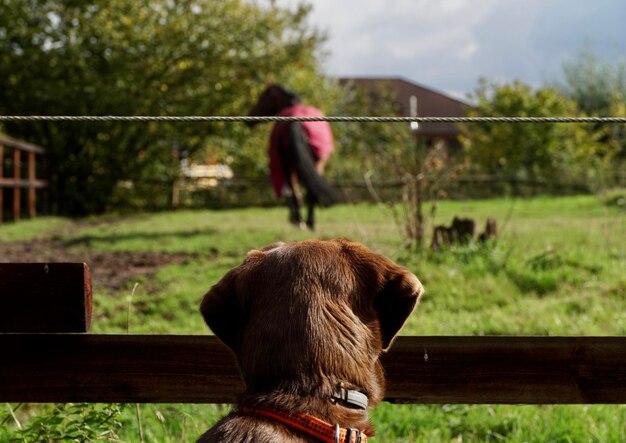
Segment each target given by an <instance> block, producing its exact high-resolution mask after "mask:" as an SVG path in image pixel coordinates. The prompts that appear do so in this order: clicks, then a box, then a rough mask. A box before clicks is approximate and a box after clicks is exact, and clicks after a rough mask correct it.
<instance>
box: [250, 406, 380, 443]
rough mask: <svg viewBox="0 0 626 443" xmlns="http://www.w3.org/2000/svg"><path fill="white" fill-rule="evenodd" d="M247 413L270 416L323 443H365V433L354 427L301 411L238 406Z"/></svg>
mask: <svg viewBox="0 0 626 443" xmlns="http://www.w3.org/2000/svg"><path fill="white" fill-rule="evenodd" d="M239 410H240V411H242V412H244V413H245V414H248V415H258V416H260V417H265V418H271V419H273V420H276V421H278V422H280V423H282V424H284V425H286V426H289V427H290V428H293V429H297V430H298V431H300V432H304V433H306V434H308V435H310V436H312V437H314V438H317V439H318V440H319V441H321V442H324V443H365V442H367V435H365V434H364V433H363V432H361V431H360V430H358V429H355V428H341V427H339V425H338V424H336V425H331V424H330V423H328V422H326V421H324V420H321V419H319V418H317V417H314V416H313V415H309V414H305V413H303V412H294V413H291V414H290V413H288V412H282V411H275V410H272V409H265V408H240V409H239Z"/></svg>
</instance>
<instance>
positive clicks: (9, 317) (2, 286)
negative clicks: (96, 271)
mask: <svg viewBox="0 0 626 443" xmlns="http://www.w3.org/2000/svg"><path fill="white" fill-rule="evenodd" d="M1 259H2V257H0V260H1ZM91 299H92V295H91V279H90V276H89V268H88V267H87V265H86V264H84V263H0V332H86V331H88V330H89V325H90V322H91ZM6 357H7V358H9V357H10V356H9V355H7V356H6Z"/></svg>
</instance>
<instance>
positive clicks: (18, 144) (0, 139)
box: [0, 135, 46, 154]
mask: <svg viewBox="0 0 626 443" xmlns="http://www.w3.org/2000/svg"><path fill="white" fill-rule="evenodd" d="M0 143H1V144H3V145H5V146H9V147H11V148H17V149H21V150H22V151H24V152H34V153H35V154H43V153H45V152H46V151H45V150H44V149H43V148H42V147H41V146H38V145H33V144H32V143H27V142H25V141H22V140H18V139H16V138H13V137H9V136H8V135H0Z"/></svg>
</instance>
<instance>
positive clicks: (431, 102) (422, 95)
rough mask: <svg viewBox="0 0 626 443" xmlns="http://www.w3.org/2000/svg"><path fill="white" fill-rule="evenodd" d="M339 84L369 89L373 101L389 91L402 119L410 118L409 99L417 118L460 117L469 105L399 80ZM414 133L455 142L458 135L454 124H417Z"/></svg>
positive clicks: (346, 79)
mask: <svg viewBox="0 0 626 443" xmlns="http://www.w3.org/2000/svg"><path fill="white" fill-rule="evenodd" d="M339 82H340V83H341V84H343V85H348V86H350V85H353V86H357V87H362V88H365V89H368V90H369V91H370V92H371V93H372V95H373V97H374V101H376V95H377V94H380V92H381V90H384V91H388V92H389V93H390V94H392V96H395V100H396V102H397V104H398V111H399V113H400V114H401V115H402V116H408V117H410V116H411V115H412V113H411V97H415V99H413V100H416V103H417V109H416V111H417V112H416V116H418V117H463V116H465V110H466V109H467V108H468V107H470V104H469V103H466V102H463V101H461V100H458V99H456V98H452V97H450V96H448V95H446V94H443V93H441V92H438V91H435V90H433V89H431V88H427V87H425V86H421V85H418V84H416V83H413V82H410V81H408V80H405V79H403V78H401V77H342V78H339ZM415 133H416V134H417V135H420V136H424V137H450V138H454V137H457V136H458V135H459V133H460V131H459V129H458V127H457V126H456V125H455V124H454V123H420V124H419V127H418V129H417V130H416V131H415Z"/></svg>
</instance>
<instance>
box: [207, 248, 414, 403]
mask: <svg viewBox="0 0 626 443" xmlns="http://www.w3.org/2000/svg"><path fill="white" fill-rule="evenodd" d="M422 292H423V288H422V285H421V283H420V282H419V280H418V279H417V278H416V277H415V276H414V275H413V274H411V273H410V272H408V271H407V270H406V269H405V268H403V267H401V266H398V265H397V264H395V263H393V262H392V261H391V260H389V259H387V258H385V257H383V256H381V255H378V254H374V253H373V252H371V251H370V250H369V249H367V248H366V247H364V246H363V245H361V244H358V243H354V242H351V241H348V240H330V241H317V240H310V241H305V242H300V243H276V244H272V245H269V246H267V247H265V248H262V249H259V250H253V251H250V252H249V253H248V255H247V257H246V259H245V260H244V262H243V263H242V264H241V265H239V266H237V267H236V268H234V269H232V270H230V271H229V272H228V273H227V274H226V275H225V276H224V277H223V278H222V279H221V280H220V281H219V282H218V283H217V284H216V285H214V286H213V287H212V288H211V289H210V290H209V292H208V293H207V294H206V295H205V296H204V299H203V300H202V304H201V307H200V311H201V312H202V315H203V316H204V319H205V320H206V322H207V324H208V325H209V327H210V328H211V329H212V330H213V332H214V333H215V335H217V336H218V337H219V338H220V339H221V340H222V341H223V342H224V343H225V344H226V345H228V346H229V347H230V348H231V349H232V350H233V351H234V353H235V355H236V356H237V361H238V364H239V368H240V370H241V372H242V375H243V377H244V379H245V381H246V384H247V386H248V390H271V389H291V390H294V389H302V386H311V389H315V388H314V386H328V389H332V386H334V385H336V384H337V383H347V384H348V385H354V386H356V387H359V388H360V389H363V390H364V391H366V393H367V394H368V395H369V396H370V400H371V401H372V404H374V403H376V402H378V401H380V399H381V398H382V390H383V386H384V380H383V374H382V370H381V368H380V363H379V362H378V358H379V356H380V353H381V352H382V351H384V350H387V349H388V348H389V347H390V346H391V343H392V341H393V339H394V337H395V336H396V334H397V333H398V331H399V330H400V328H401V327H402V325H403V324H404V323H405V321H406V319H407V317H408V316H409V314H410V313H411V312H412V311H413V309H414V307H415V305H416V303H417V301H418V299H419V298H420V296H421V295H422ZM367 391H369V392H367Z"/></svg>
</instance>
